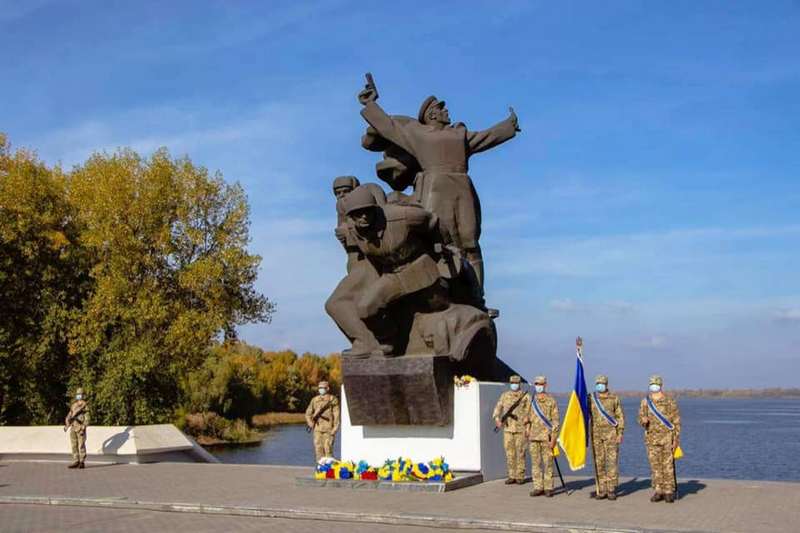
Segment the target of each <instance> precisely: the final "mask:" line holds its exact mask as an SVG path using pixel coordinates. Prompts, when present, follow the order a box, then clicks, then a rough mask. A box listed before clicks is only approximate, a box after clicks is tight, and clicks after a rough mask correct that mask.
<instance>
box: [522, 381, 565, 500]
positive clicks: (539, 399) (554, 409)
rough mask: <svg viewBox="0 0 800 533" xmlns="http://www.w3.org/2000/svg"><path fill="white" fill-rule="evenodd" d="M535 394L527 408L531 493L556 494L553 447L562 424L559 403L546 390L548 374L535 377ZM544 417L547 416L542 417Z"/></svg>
mask: <svg viewBox="0 0 800 533" xmlns="http://www.w3.org/2000/svg"><path fill="white" fill-rule="evenodd" d="M533 387H534V390H535V394H534V395H533V402H531V408H530V409H529V410H528V413H529V416H530V424H529V429H528V440H529V441H530V448H531V477H532V478H533V490H532V491H531V493H530V495H531V496H541V495H542V494H544V495H545V496H547V497H548V498H550V497H551V496H553V448H555V446H556V440H557V439H558V428H559V426H560V422H559V416H558V404H556V400H555V398H553V397H552V396H550V395H549V394H547V392H546V390H547V378H546V377H544V376H536V378H534V380H533ZM543 418H544V420H543Z"/></svg>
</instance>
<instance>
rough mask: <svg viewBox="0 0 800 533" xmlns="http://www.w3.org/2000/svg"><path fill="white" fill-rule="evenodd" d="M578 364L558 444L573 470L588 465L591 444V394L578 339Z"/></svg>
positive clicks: (580, 343)
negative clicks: (587, 451)
mask: <svg viewBox="0 0 800 533" xmlns="http://www.w3.org/2000/svg"><path fill="white" fill-rule="evenodd" d="M576 344H577V355H578V359H577V364H576V367H575V387H574V388H573V390H572V393H571V394H570V396H569V404H567V412H566V414H565V415H564V422H563V424H562V425H561V432H560V433H559V435H558V444H559V445H560V446H561V449H562V450H564V455H565V456H566V457H567V462H568V463H569V467H570V469H571V470H580V469H581V468H583V467H584V466H586V449H587V447H588V446H589V417H590V416H591V413H590V412H589V395H588V393H587V392H586V380H585V379H584V377H583V356H582V354H581V350H582V346H583V342H582V341H581V339H580V337H578V341H577V343H576Z"/></svg>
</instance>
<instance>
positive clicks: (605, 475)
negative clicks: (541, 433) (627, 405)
mask: <svg viewBox="0 0 800 533" xmlns="http://www.w3.org/2000/svg"><path fill="white" fill-rule="evenodd" d="M594 389H595V392H594V394H592V401H591V402H590V404H591V410H592V453H593V455H594V457H593V460H594V464H595V466H596V467H597V469H596V473H597V487H596V488H597V491H596V493H595V497H596V498H597V499H598V500H602V499H605V498H608V499H609V500H616V499H617V493H616V490H617V485H618V484H619V445H620V444H621V443H622V434H623V432H624V431H625V415H624V413H623V412H622V404H621V402H620V401H619V397H618V396H617V395H616V394H612V393H610V392H609V391H608V377H606V376H603V375H600V376H597V377H596V378H595V380H594Z"/></svg>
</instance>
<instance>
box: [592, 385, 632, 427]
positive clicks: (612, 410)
mask: <svg viewBox="0 0 800 533" xmlns="http://www.w3.org/2000/svg"><path fill="white" fill-rule="evenodd" d="M592 396H595V397H596V398H597V399H598V401H599V402H600V405H602V406H603V409H605V411H606V413H608V414H609V415H611V416H612V417H613V418H614V419H615V420H616V421H617V427H614V426H612V425H611V424H610V423H609V422H608V420H606V417H604V416H603V415H602V413H600V410H599V409H598V408H597V406H596V405H595V403H594V398H589V405H591V410H592V434H593V435H594V436H596V437H597V438H599V439H609V438H611V437H619V436H621V435H622V434H623V433H624V431H625V414H624V413H623V412H622V402H620V401H619V397H618V396H617V395H616V394H612V393H610V392H601V393H595V394H593V395H592Z"/></svg>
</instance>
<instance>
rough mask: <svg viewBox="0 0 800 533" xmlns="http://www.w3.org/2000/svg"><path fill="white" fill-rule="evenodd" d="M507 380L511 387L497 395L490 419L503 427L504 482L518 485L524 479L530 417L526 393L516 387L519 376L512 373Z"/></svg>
mask: <svg viewBox="0 0 800 533" xmlns="http://www.w3.org/2000/svg"><path fill="white" fill-rule="evenodd" d="M508 381H509V388H510V389H511V390H507V391H505V392H503V394H501V395H500V398H499V399H498V400H497V405H495V406H494V413H492V418H493V419H494V423H495V426H496V427H497V429H502V430H503V448H504V449H505V451H506V468H507V470H508V479H506V485H513V484H514V483H517V484H519V485H522V484H523V483H524V482H525V433H526V431H527V426H526V424H528V423H529V419H530V415H529V411H530V402H529V396H528V394H527V393H526V392H524V391H522V390H521V389H520V384H521V382H522V379H521V378H520V377H519V376H517V375H513V376H511V378H510V379H509V380H508Z"/></svg>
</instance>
